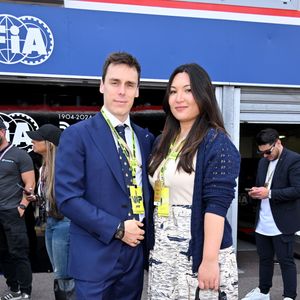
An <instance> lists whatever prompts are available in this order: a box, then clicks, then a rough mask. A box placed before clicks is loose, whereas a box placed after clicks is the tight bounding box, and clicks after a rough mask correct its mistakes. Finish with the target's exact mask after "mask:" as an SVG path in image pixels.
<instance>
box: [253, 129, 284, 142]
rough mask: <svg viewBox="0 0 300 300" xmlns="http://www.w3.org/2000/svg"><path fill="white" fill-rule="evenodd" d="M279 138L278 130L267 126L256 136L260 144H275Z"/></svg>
mask: <svg viewBox="0 0 300 300" xmlns="http://www.w3.org/2000/svg"><path fill="white" fill-rule="evenodd" d="M278 139H279V134H278V131H277V130H275V129H273V128H266V129H263V130H261V131H260V132H259V133H258V134H257V135H256V137H255V141H256V144H257V145H258V146H261V145H266V144H270V145H272V144H274V143H275V142H276V141H277V140H278Z"/></svg>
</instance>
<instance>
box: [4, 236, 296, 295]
mask: <svg viewBox="0 0 300 300" xmlns="http://www.w3.org/2000/svg"><path fill="white" fill-rule="evenodd" d="M237 258H238V267H239V294H240V297H239V298H240V299H241V298H242V297H243V296H244V295H245V294H246V293H247V292H248V291H249V290H251V289H252V288H254V287H256V286H257V283H258V277H257V274H258V257H257V254H256V251H255V246H254V245H253V244H250V243H245V242H242V241H241V242H239V244H238V254H237ZM296 263H297V270H298V282H299V283H300V260H299V259H296ZM52 285H53V279H52V273H35V274H34V275H33V291H32V300H54V295H53V292H52ZM5 288H6V287H5V281H4V278H3V276H1V275H0V292H1V293H2V292H3V291H4V290H5ZM281 294H282V282H281V275H280V269H279V266H278V265H275V272H274V280H273V288H272V291H271V299H272V300H280V299H282V297H281ZM298 295H300V287H299V286H298ZM146 299H147V298H146V296H145V295H143V300H146ZM112 300H115V299H112ZM116 300H117V299H116Z"/></svg>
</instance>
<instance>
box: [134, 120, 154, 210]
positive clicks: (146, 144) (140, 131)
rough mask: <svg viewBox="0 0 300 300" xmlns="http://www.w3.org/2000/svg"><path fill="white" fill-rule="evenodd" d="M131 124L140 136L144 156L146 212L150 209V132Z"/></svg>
mask: <svg viewBox="0 0 300 300" xmlns="http://www.w3.org/2000/svg"><path fill="white" fill-rule="evenodd" d="M131 126H132V128H133V130H134V132H135V134H136V136H137V138H138V141H139V145H140V150H141V157H142V182H143V196H144V204H145V209H146V212H148V211H149V197H150V195H149V186H148V180H147V176H148V174H147V159H148V154H149V153H147V151H149V150H147V149H149V141H148V139H149V132H148V131H147V130H145V129H142V128H140V127H138V126H137V125H135V124H134V123H131Z"/></svg>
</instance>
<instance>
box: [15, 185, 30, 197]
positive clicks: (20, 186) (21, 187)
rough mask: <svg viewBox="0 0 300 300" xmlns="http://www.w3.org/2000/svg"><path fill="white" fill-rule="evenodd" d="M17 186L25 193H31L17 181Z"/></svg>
mask: <svg viewBox="0 0 300 300" xmlns="http://www.w3.org/2000/svg"><path fill="white" fill-rule="evenodd" d="M17 186H18V187H19V188H20V189H22V190H23V191H24V193H25V194H26V195H31V192H28V191H27V190H26V189H25V188H24V187H23V186H22V185H21V184H18V183H17Z"/></svg>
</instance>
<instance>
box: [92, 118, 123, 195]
mask: <svg viewBox="0 0 300 300" xmlns="http://www.w3.org/2000/svg"><path fill="white" fill-rule="evenodd" d="M91 122H92V123H91V124H92V126H87V131H88V133H89V134H90V137H91V139H92V140H93V142H94V144H95V145H96V148H97V150H98V151H99V152H100V153H101V156H102V157H103V158H104V159H105V161H106V163H107V165H108V167H109V168H110V170H111V172H112V173H113V175H114V177H115V178H116V180H117V182H118V183H119V185H120V186H121V187H122V189H123V190H124V192H125V193H126V194H127V188H126V186H125V182H124V177H123V173H122V169H121V164H120V161H119V155H118V151H117V148H116V144H115V141H114V138H113V135H112V133H111V130H110V128H109V126H108V125H107V123H106V121H105V120H104V118H103V117H102V115H101V114H100V113H98V114H97V115H96V116H95V117H94V118H93V119H92V120H91Z"/></svg>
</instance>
